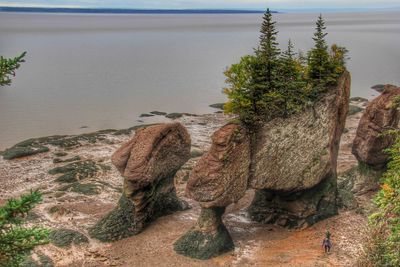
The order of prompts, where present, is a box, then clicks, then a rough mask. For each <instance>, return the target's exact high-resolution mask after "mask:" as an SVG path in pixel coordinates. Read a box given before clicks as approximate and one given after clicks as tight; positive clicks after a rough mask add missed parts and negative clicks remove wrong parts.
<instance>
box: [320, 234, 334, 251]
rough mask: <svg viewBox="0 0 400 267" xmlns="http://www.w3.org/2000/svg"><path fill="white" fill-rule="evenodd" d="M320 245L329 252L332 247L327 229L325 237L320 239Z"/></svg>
mask: <svg viewBox="0 0 400 267" xmlns="http://www.w3.org/2000/svg"><path fill="white" fill-rule="evenodd" d="M322 247H323V248H324V251H325V253H329V252H330V251H331V248H332V242H331V233H330V232H329V231H326V234H325V238H324V240H323V241H322Z"/></svg>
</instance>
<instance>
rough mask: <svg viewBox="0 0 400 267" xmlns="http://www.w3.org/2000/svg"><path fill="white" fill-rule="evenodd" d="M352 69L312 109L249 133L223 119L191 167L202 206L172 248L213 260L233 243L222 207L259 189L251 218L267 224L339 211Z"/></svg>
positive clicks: (302, 221)
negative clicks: (339, 162) (339, 165)
mask: <svg viewBox="0 0 400 267" xmlns="http://www.w3.org/2000/svg"><path fill="white" fill-rule="evenodd" d="M349 98H350V74H349V73H348V72H346V73H344V74H343V75H342V77H341V78H340V79H339V81H338V85H337V86H336V87H333V88H329V90H328V92H327V93H326V94H324V95H323V96H322V97H321V98H320V99H319V100H318V101H317V102H316V103H315V105H314V106H313V107H310V108H308V109H305V110H304V111H302V112H299V113H297V114H295V115H292V116H291V117H288V118H277V119H274V120H271V121H269V122H266V123H264V124H262V125H261V126H260V127H258V128H257V129H255V130H254V129H253V131H252V132H248V131H247V130H245V129H244V128H243V127H241V126H239V125H235V124H228V125H225V126H224V127H222V128H221V129H220V130H218V131H217V132H215V133H214V135H213V137H212V141H213V143H212V147H211V149H210V151H209V152H208V153H207V154H205V155H204V156H203V157H202V158H201V159H200V160H199V162H198V163H197V165H196V166H195V168H194V169H193V171H192V173H191V176H190V178H189V181H188V184H187V192H188V195H189V196H190V197H191V198H193V199H194V200H196V201H198V202H199V203H200V205H201V207H202V214H201V215H200V217H199V219H198V221H197V223H196V225H195V226H194V227H193V228H192V229H191V230H190V231H189V232H188V233H186V234H185V235H184V236H183V237H181V238H180V239H179V240H178V241H177V242H176V243H175V250H176V251H177V252H178V253H180V254H183V255H186V256H190V257H194V258H200V259H205V258H210V257H212V256H215V255H218V254H220V253H222V252H225V251H226V250H227V249H232V248H233V243H232V240H231V238H230V237H229V233H228V232H227V230H226V228H225V227H224V225H223V223H222V219H221V216H222V214H223V213H224V210H225V207H226V206H228V205H229V204H231V203H234V202H237V201H238V200H239V199H240V198H241V197H242V196H243V195H244V193H245V191H246V189H247V188H254V189H256V194H255V198H254V200H253V202H252V204H251V206H250V207H249V213H250V216H251V217H252V218H253V219H254V220H257V221H260V222H264V223H276V224H279V225H282V226H287V227H306V226H308V225H312V224H314V223H315V222H317V221H319V220H322V219H324V218H327V217H329V216H332V215H335V214H336V213H337V203H336V198H337V174H336V165H337V156H338V150H339V142H340V137H341V135H342V132H343V130H344V124H345V121H346V116H347V113H348V108H349Z"/></svg>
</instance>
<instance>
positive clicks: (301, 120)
mask: <svg viewBox="0 0 400 267" xmlns="http://www.w3.org/2000/svg"><path fill="white" fill-rule="evenodd" d="M349 95H350V76H349V74H348V73H347V74H345V75H343V77H342V78H341V79H340V81H339V85H338V86H337V87H336V88H332V89H331V90H330V91H329V92H328V93H327V94H326V95H325V96H324V97H323V98H322V99H321V100H319V101H318V102H317V103H316V104H315V106H314V108H309V109H307V110H305V111H303V112H300V113H297V114H295V115H293V116H291V117H289V118H277V119H275V120H272V121H270V122H268V123H266V124H264V125H263V126H262V128H261V129H260V130H259V131H258V132H257V133H256V142H255V144H254V145H253V147H254V149H255V153H254V157H253V159H252V163H253V167H252V168H253V173H252V177H251V178H250V185H251V187H252V188H255V189H268V190H275V191H285V192H292V191H301V190H305V189H310V188H312V187H314V186H316V185H317V184H319V183H320V182H321V181H322V180H323V179H324V178H326V176H327V175H328V174H329V173H332V172H335V170H336V160H337V154H338V148H339V142H340V137H341V134H342V131H343V129H344V124H345V122H346V114H347V112H348V106H349Z"/></svg>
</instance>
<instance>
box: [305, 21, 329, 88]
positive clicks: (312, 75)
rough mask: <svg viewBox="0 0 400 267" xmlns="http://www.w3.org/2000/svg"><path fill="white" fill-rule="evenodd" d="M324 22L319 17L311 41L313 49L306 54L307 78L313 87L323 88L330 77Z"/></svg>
mask: <svg viewBox="0 0 400 267" xmlns="http://www.w3.org/2000/svg"><path fill="white" fill-rule="evenodd" d="M325 29H326V27H325V21H324V19H323V18H322V15H319V17H318V20H317V22H316V29H315V33H314V37H313V40H314V42H315V45H314V48H313V49H311V51H309V53H308V77H309V79H310V81H311V83H312V84H313V86H318V87H324V85H325V84H327V83H328V79H329V77H330V75H331V64H330V60H329V52H328V45H327V43H326V40H325V37H326V35H327V33H326V32H325Z"/></svg>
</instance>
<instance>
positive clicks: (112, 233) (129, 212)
mask: <svg viewBox="0 0 400 267" xmlns="http://www.w3.org/2000/svg"><path fill="white" fill-rule="evenodd" d="M134 209H135V207H134V206H133V203H132V201H130V200H129V199H128V198H127V197H126V196H125V195H124V194H123V195H122V196H121V198H120V199H119V201H118V206H117V207H116V208H115V209H114V210H113V211H111V212H110V213H109V214H107V215H106V216H105V217H104V218H102V219H101V220H100V221H99V222H98V223H97V224H96V225H94V226H93V227H92V228H91V229H89V235H90V236H91V237H93V238H96V239H98V240H100V241H102V242H110V241H116V240H120V239H123V238H126V237H129V236H132V235H135V234H136V233H137V230H136V222H135V214H134Z"/></svg>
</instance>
